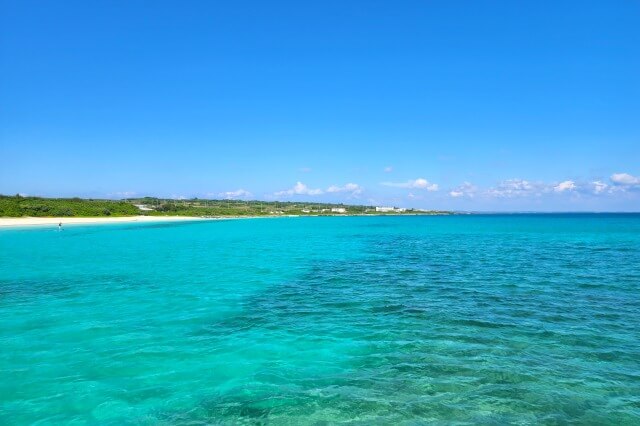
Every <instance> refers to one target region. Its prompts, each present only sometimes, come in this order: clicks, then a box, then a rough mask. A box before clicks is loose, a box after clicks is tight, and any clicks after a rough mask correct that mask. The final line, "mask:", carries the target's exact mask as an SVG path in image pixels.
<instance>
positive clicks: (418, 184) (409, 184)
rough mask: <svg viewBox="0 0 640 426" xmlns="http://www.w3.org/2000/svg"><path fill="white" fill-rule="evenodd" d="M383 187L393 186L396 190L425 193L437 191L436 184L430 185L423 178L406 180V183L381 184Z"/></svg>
mask: <svg viewBox="0 0 640 426" xmlns="http://www.w3.org/2000/svg"><path fill="white" fill-rule="evenodd" d="M382 184H383V185H384V186H393V187H396V188H410V189H425V190H427V191H437V190H438V184H436V183H431V182H429V181H428V180H426V179H424V178H418V179H413V180H408V181H406V182H383V183H382Z"/></svg>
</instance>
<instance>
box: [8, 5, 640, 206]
mask: <svg viewBox="0 0 640 426" xmlns="http://www.w3.org/2000/svg"><path fill="white" fill-rule="evenodd" d="M0 5H1V12H2V13H0V156H1V158H2V160H1V164H2V166H1V167H0V193H4V194H15V193H25V194H29V195H45V196H90V197H110V198H118V197H123V196H129V195H134V194H135V195H158V196H175V197H192V196H197V197H211V198H220V197H246V198H251V199H283V200H311V199H313V200H325V201H342V202H348V203H366V204H378V205H397V206H406V207H418V208H442V209H445V208H446V209H460V210H540V211H551V210H572V211H577V210H626V211H629V210H634V211H638V210H640V25H638V22H640V3H639V2H635V1H599V2H593V1H575V2H572V1H563V2H545V1H531V2H527V1H522V2H513V1H478V2H472V1H464V2H457V1H399V2H391V1H362V2H358V1H349V2H345V1H322V2H293V1H291V2H284V1H271V2H264V1H253V2H248V1H233V2H217V1H203V2H196V1H189V2H178V1H171V2H162V1H158V2H151V3H150V2H142V1H109V2H101V1H92V2H86V1H78V2H74V1H57V2H54V1H48V2H42V1H38V2H32V1H26V0H21V1H6V0H0Z"/></svg>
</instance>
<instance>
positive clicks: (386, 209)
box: [376, 207, 395, 213]
mask: <svg viewBox="0 0 640 426" xmlns="http://www.w3.org/2000/svg"><path fill="white" fill-rule="evenodd" d="M376 211H377V212H380V213H389V212H393V211H395V207H376Z"/></svg>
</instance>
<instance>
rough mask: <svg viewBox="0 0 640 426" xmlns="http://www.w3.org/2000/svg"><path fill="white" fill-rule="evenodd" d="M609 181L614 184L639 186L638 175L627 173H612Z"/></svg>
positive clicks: (639, 178)
mask: <svg viewBox="0 0 640 426" xmlns="http://www.w3.org/2000/svg"><path fill="white" fill-rule="evenodd" d="M611 182H613V183H614V184H615V185H623V186H636V185H638V186H640V177H636V176H632V175H630V174H629V173H614V174H612V175H611Z"/></svg>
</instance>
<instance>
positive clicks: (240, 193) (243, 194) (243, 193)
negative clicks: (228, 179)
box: [218, 188, 253, 200]
mask: <svg viewBox="0 0 640 426" xmlns="http://www.w3.org/2000/svg"><path fill="white" fill-rule="evenodd" d="M218 196H219V197H222V198H226V199H228V200H234V199H237V198H249V197H252V196H253V194H252V193H251V192H249V191H247V190H245V189H242V188H240V189H236V190H235V191H227V192H220V193H219V194H218Z"/></svg>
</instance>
